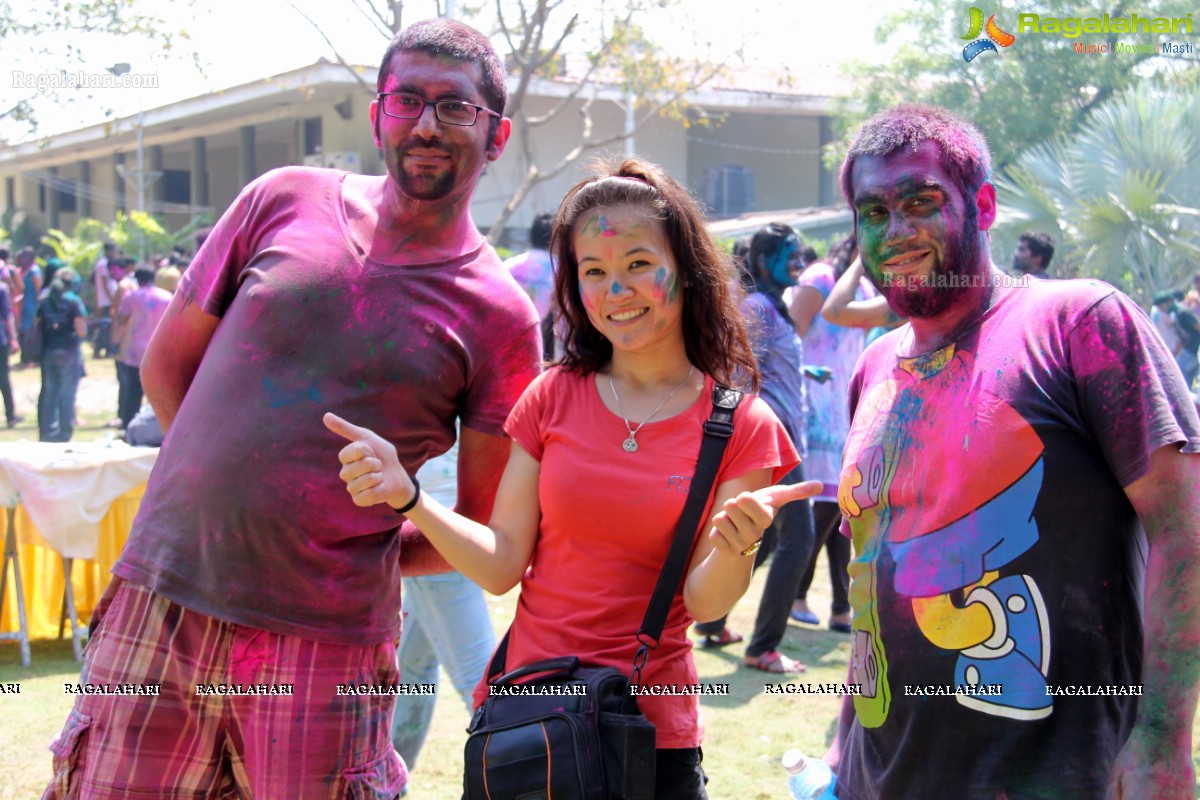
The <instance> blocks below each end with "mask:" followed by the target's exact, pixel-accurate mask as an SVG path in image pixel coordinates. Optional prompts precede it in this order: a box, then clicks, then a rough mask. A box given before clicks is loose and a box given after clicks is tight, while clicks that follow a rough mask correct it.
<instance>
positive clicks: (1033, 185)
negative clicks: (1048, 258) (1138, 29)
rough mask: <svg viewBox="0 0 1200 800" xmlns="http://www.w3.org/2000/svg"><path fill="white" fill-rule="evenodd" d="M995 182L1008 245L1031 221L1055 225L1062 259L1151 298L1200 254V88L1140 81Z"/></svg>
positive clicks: (1180, 279)
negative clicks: (1160, 87)
mask: <svg viewBox="0 0 1200 800" xmlns="http://www.w3.org/2000/svg"><path fill="white" fill-rule="evenodd" d="M996 185H997V189H998V192H999V205H1000V210H1001V214H1002V216H1001V218H1000V220H999V222H998V224H997V226H996V228H995V232H996V237H997V249H998V251H999V252H1004V251H1003V250H1000V249H999V248H1000V247H1002V246H1003V245H1002V244H1001V243H1007V242H1009V241H1015V237H1016V236H1017V235H1019V234H1020V232H1022V231H1024V230H1027V229H1035V230H1044V231H1049V232H1051V234H1052V235H1054V236H1055V238H1056V239H1057V241H1058V242H1059V248H1058V251H1056V253H1055V256H1054V261H1055V263H1058V262H1059V260H1060V253H1061V258H1062V260H1063V262H1064V263H1065V264H1067V265H1076V266H1077V267H1078V271H1079V272H1080V273H1081V274H1083V275H1086V276H1089V277H1096V278H1101V279H1103V280H1106V281H1109V282H1110V283H1112V284H1114V285H1116V286H1118V287H1120V288H1121V289H1123V290H1124V291H1125V292H1127V293H1128V294H1130V295H1131V296H1132V297H1134V298H1135V299H1137V300H1138V301H1139V302H1142V303H1143V304H1146V305H1148V304H1149V301H1150V298H1151V297H1152V296H1153V294H1154V292H1156V291H1159V290H1161V289H1172V288H1176V287H1178V286H1181V285H1182V284H1183V283H1184V282H1185V281H1186V279H1187V277H1188V276H1190V275H1191V274H1192V273H1193V272H1194V271H1195V268H1196V264H1197V262H1200V89H1198V88H1196V87H1194V86H1193V87H1191V88H1182V89H1168V90H1157V89H1153V88H1151V87H1149V86H1142V87H1139V88H1137V89H1134V90H1131V91H1129V92H1127V93H1126V94H1125V95H1123V96H1121V97H1119V98H1115V99H1113V100H1110V101H1109V102H1107V103H1105V104H1104V105H1102V106H1100V107H1099V108H1097V109H1095V110H1094V111H1093V112H1092V114H1091V115H1090V116H1089V118H1088V120H1087V121H1086V122H1085V123H1084V125H1083V127H1082V128H1081V129H1080V130H1079V131H1078V132H1076V133H1074V134H1073V135H1071V136H1062V137H1059V138H1058V139H1055V140H1054V141H1052V142H1050V143H1047V144H1043V145H1038V146H1036V147H1033V148H1031V149H1030V150H1029V151H1028V152H1026V153H1025V154H1023V155H1022V156H1020V157H1019V158H1018V159H1017V162H1016V163H1015V164H1014V165H1012V166H1011V167H1010V168H1009V169H1007V170H1006V171H1005V173H1004V174H1003V175H1002V176H1000V177H998V178H997V180H996ZM1060 274H1061V272H1060Z"/></svg>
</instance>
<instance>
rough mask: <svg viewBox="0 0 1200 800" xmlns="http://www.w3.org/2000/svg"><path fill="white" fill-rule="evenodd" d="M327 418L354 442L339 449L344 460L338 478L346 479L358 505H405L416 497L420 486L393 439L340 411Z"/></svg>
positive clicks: (327, 422) (335, 429)
mask: <svg viewBox="0 0 1200 800" xmlns="http://www.w3.org/2000/svg"><path fill="white" fill-rule="evenodd" d="M323 421H324V423H325V427H326V428H328V429H329V430H331V431H333V432H334V433H336V434H337V435H338V436H341V437H342V438H343V439H346V440H347V441H349V442H350V444H348V445H346V446H345V447H343V448H342V449H341V450H340V451H339V452H338V460H339V461H341V462H342V471H341V472H339V473H338V477H340V478H341V479H342V480H343V481H345V483H346V491H348V492H349V493H350V497H351V499H353V500H354V504H355V505H356V506H363V507H366V506H373V505H377V504H379V503H387V504H388V505H390V506H391V507H392V508H403V507H404V505H405V504H406V503H407V502H408V501H409V500H411V499H412V497H413V494H414V493H415V491H416V489H415V488H414V487H413V482H412V479H411V478H410V477H409V476H408V472H407V471H406V470H405V469H404V467H403V465H401V463H400V458H399V456H397V455H396V448H395V446H394V445H393V444H392V443H391V442H389V441H388V440H386V439H384V438H383V437H382V436H380V435H379V434H377V433H375V432H374V431H372V430H369V429H367V428H360V427H359V426H357V425H353V424H351V423H349V422H347V421H346V420H344V419H342V418H341V417H339V416H338V415H337V414H332V413H327V414H326V415H325V416H324V417H323Z"/></svg>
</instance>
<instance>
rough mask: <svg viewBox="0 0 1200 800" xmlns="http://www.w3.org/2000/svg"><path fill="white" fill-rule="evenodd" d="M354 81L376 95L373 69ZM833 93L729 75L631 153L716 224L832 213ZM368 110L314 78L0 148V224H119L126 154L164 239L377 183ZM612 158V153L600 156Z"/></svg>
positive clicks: (598, 107) (543, 151) (563, 120)
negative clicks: (347, 185)
mask: <svg viewBox="0 0 1200 800" xmlns="http://www.w3.org/2000/svg"><path fill="white" fill-rule="evenodd" d="M358 74H359V75H360V76H361V78H362V80H363V81H365V82H366V84H367V86H369V87H374V85H375V70H374V69H366V68H364V69H362V70H360V71H359V72H358ZM568 90H569V85H567V84H565V83H560V82H556V81H549V80H541V81H535V82H534V84H533V85H532V87H531V89H530V91H529V93H528V95H527V97H526V101H525V102H526V109H527V112H528V113H529V114H531V115H533V114H538V113H540V112H543V111H545V110H548V109H549V108H550V107H551V106H552V105H553V104H555V103H559V102H561V100H562V98H563V97H565V96H566V94H567V93H568ZM594 91H595V98H596V99H595V101H594V102H593V104H592V115H593V119H594V124H595V131H596V133H595V135H597V136H599V135H604V134H606V133H617V132H620V131H621V130H623V129H624V126H625V125H626V111H625V107H624V102H625V99H626V98H625V96H624V94H623V93H622V92H621V91H620V90H618V89H612V88H605V87H595V88H594ZM842 91H844V85H843V84H842V82H841V81H840V78H839V77H838V76H836V75H828V74H823V75H811V76H807V77H805V78H804V79H803V80H792V81H791V85H788V86H782V85H781V82H780V81H779V80H777V79H774V78H772V77H770V76H763V75H759V74H753V73H749V72H743V73H737V74H735V75H734V76H733V77H732V78H731V79H727V80H726V81H725V82H724V83H723V84H721V85H719V86H715V87H714V88H706V89H703V90H701V91H698V92H695V93H693V94H692V95H690V96H689V97H688V104H689V113H690V114H691V115H692V119H693V121H695V122H699V121H701V120H707V121H708V124H691V125H690V126H688V127H686V128H685V127H684V126H683V125H681V124H680V123H679V122H677V121H673V120H669V119H665V118H664V119H658V118H656V119H654V120H653V121H652V122H650V123H649V124H647V125H646V126H645V127H643V128H642V129H641V130H640V131H639V132H638V133H637V135H636V138H635V140H634V150H635V151H636V152H637V153H638V154H639V155H642V156H645V157H647V158H649V159H650V160H652V161H655V162H658V163H660V164H662V165H663V166H664V167H665V168H666V169H667V170H668V171H669V172H670V173H671V174H672V175H673V176H675V177H676V178H677V179H679V180H681V181H682V182H684V183H685V184H686V185H687V186H688V187H689V188H691V189H692V190H693V191H694V192H695V193H696V195H697V196H698V197H700V198H701V199H702V200H703V201H704V202H705V203H706V204H707V205H708V206H709V208H710V209H711V210H712V212H713V216H715V217H731V216H735V215H737V214H742V213H745V212H751V211H763V210H774V209H796V208H802V207H818V206H836V205H840V197H839V196H838V194H837V190H836V176H834V175H833V174H831V173H830V171H829V170H826V169H825V168H824V167H823V165H822V162H821V156H820V150H821V147H822V146H823V145H824V144H826V143H827V142H828V141H830V139H831V130H830V106H831V102H832V99H833V97H834V96H836V95H837V94H839V93H841V92H842ZM372 96H373V88H372V89H368V88H365V87H364V86H363V84H362V83H361V82H360V81H359V80H358V79H357V78H356V77H355V75H354V74H352V73H351V72H350V71H349V70H347V69H346V68H345V67H342V66H339V65H335V64H332V63H327V62H318V63H316V64H314V65H312V66H309V67H305V68H302V69H297V70H294V71H291V72H286V73H283V74H281V75H276V76H274V77H271V78H265V79H263V80H258V81H254V82H252V83H246V84H243V85H240V86H235V87H233V88H230V89H226V90H223V91H217V92H213V93H210V94H205V95H201V96H198V97H192V98H189V99H186V100H182V101H179V102H176V103H171V104H169V105H165V106H161V107H157V108H149V109H146V110H144V112H143V113H141V114H140V115H136V116H131V117H125V118H122V119H117V120H114V121H109V122H106V123H104V124H101V125H95V126H91V127H87V128H82V129H79V130H74V131H70V132H67V133H62V134H58V135H54V136H50V137H46V138H43V139H39V140H36V141H31V142H27V143H21V144H16V145H9V146H4V147H0V182H2V185H3V194H2V195H0V200H2V203H3V204H2V205H0V211H5V210H8V209H16V210H18V211H19V212H23V213H24V214H26V215H28V216H29V218H30V219H31V221H32V222H33V224H34V225H35V226H36V227H37V228H39V229H43V230H44V229H46V228H61V229H64V230H68V231H69V230H71V228H72V227H73V226H74V224H75V223H76V222H77V221H78V220H79V219H80V218H82V217H95V218H98V219H100V220H103V221H111V220H112V219H113V215H114V214H115V212H116V211H117V210H118V209H123V210H131V209H135V208H137V207H138V191H137V181H138V175H139V168H138V154H139V151H140V152H141V155H142V162H143V167H142V169H141V170H140V173H141V174H142V175H145V176H146V184H147V185H146V187H145V189H144V193H145V198H144V202H145V207H146V210H148V211H151V212H152V213H155V214H159V215H161V217H162V220H163V222H164V224H165V226H166V227H167V228H168V229H170V230H175V229H178V228H180V227H183V226H184V225H185V224H187V223H188V222H189V221H191V219H192V218H193V216H194V215H195V214H197V213H199V212H209V213H211V214H212V215H213V216H214V217H215V216H219V215H220V213H221V212H223V211H224V210H225V208H226V207H228V205H229V204H230V203H231V202H232V201H233V199H234V198H235V197H236V196H237V193H238V192H239V191H240V190H241V188H242V187H243V186H244V185H245V184H246V183H247V182H249V181H250V180H252V179H253V178H254V177H256V176H258V175H261V174H262V173H264V172H266V171H268V170H270V169H273V168H275V167H280V166H285V165H290V164H311V165H317V166H327V167H337V168H341V169H347V170H351V171H355V172H363V173H373V174H379V173H381V172H382V171H383V169H384V166H383V161H382V159H381V157H380V155H379V153H378V151H377V150H376V149H375V147H374V144H373V142H372V138H371V131H370V122H369V117H368V106H369V104H370V102H371V100H372ZM571 102H573V103H576V104H578V103H579V102H580V101H578V100H573V101H571ZM579 120H580V117H579V115H578V114H576V113H571V112H570V111H568V113H565V114H561V115H560V116H559V117H557V118H556V119H555V120H554V121H553V122H552V123H551V124H549V125H546V126H543V127H542V128H540V129H538V131H537V133H536V136H535V141H534V143H533V147H532V150H533V152H535V153H536V158H537V160H538V164H539V166H540V167H541V168H542V169H546V168H548V167H549V166H551V165H553V164H554V163H556V162H557V161H558V160H559V159H560V158H561V157H562V155H563V154H565V153H566V152H568V151H569V150H570V149H571V148H572V147H574V145H575V144H576V143H577V142H578V141H579V138H580V136H581V131H580V122H579ZM139 134H140V138H141V145H140V147H139V144H138V140H139ZM518 135H519V132H518V131H514V139H513V141H511V142H510V144H509V149H508V151H507V152H506V153H505V155H504V156H503V157H502V158H501V159H500V160H499V161H498V162H496V163H495V164H492V165H490V166H489V168H488V171H487V173H486V174H485V176H484V178H483V182H482V184H481V186H480V188H479V189H478V190H477V191H476V193H475V200H474V205H473V209H472V213H473V216H474V219H475V221H476V223H477V224H478V225H479V226H480V227H481V228H484V229H486V228H487V227H488V226H489V225H490V224H491V223H492V221H493V220H494V219H495V218H496V216H497V214H498V213H499V211H500V210H501V209H502V207H503V206H504V203H505V202H506V201H507V199H508V198H509V197H510V196H511V195H512V193H513V191H514V189H515V188H516V186H517V185H518V183H519V182H520V177H521V175H522V174H523V173H524V171H525V169H526V164H525V163H523V162H524V159H523V156H522V154H521V148H520V147H518V146H516V145H517V142H516V137H517V136H518ZM624 149H625V148H624V145H623V144H617V145H614V146H613V147H611V148H609V149H608V150H606V151H603V154H613V153H619V152H622V151H623V150H624ZM584 161H586V159H584ZM582 173H583V166H582V162H581V163H580V164H576V165H573V166H572V167H569V168H568V169H566V170H564V171H563V172H562V173H561V174H560V175H558V176H557V177H555V178H554V179H553V180H550V181H548V182H546V183H544V184H541V185H540V186H538V187H537V188H535V189H534V191H533V192H531V194H530V195H529V196H528V197H527V198H526V199H525V201H524V202H523V203H522V205H521V207H520V208H518V209H517V212H516V214H515V215H514V216H513V217H512V218H511V219H510V220H509V222H508V229H509V231H510V232H511V233H512V240H513V242H514V244H519V241H520V238H521V236H522V235H523V233H524V230H525V229H526V228H527V227H528V224H529V222H530V220H531V219H532V217H533V216H534V215H535V214H537V213H539V212H542V211H547V210H552V209H554V208H555V207H557V205H558V202H559V200H560V198H561V197H562V195H563V193H564V192H565V191H566V189H567V188H568V187H569V186H570V185H572V184H573V183H574V182H576V181H577V180H578V179H579V177H580V176H581V174H582Z"/></svg>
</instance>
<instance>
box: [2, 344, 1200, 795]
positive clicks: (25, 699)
mask: <svg viewBox="0 0 1200 800" xmlns="http://www.w3.org/2000/svg"><path fill="white" fill-rule="evenodd" d="M85 356H86V357H87V358H86V366H87V371H88V377H86V378H85V379H84V380H83V382H82V383H81V385H80V392H79V401H78V412H79V413H78V416H79V417H80V418H81V419H82V420H83V424H82V425H81V426H80V427H79V428H78V429H77V430H76V436H75V438H76V439H77V440H81V441H82V440H89V439H102V438H105V437H106V436H107V435H110V434H111V433H112V429H111V428H106V427H105V423H107V422H108V421H109V420H111V419H112V418H113V417H114V416H116V413H115V412H116V396H117V395H116V378H115V368H114V366H113V361H112V360H101V361H95V360H92V359H91V358H90V348H85ZM38 381H39V375H38V371H37V370H36V369H34V370H22V371H20V372H14V373H13V389H14V393H15V395H16V402H17V408H18V413H19V414H22V415H23V416H25V422H23V423H22V424H21V425H19V426H18V427H17V428H15V429H12V430H6V429H3V428H0V442H4V441H16V440H19V439H33V440H36V439H37V424H36V416H37V415H36V411H35V409H36V403H37V386H38ZM823 561H824V556H823V555H822V563H821V564H819V565H818V569H817V573H816V574H817V579H816V581H815V582H814V585H813V588H812V591H811V593H810V596H809V602H810V604H811V606H812V608H813V609H814V610H816V611H817V613H818V615H819V616H821V617H822V618H825V617H826V615H827V609H828V607H829V585H828V578H827V577H826V576H827V574H828V573H827V571H826V568H825V566H824V563H823ZM765 575H766V570H765V569H760V570H759V571H758V573H757V575H756V576H755V579H754V582H753V583H752V584H751V587H750V591H749V592H748V593H747V595H746V597H745V598H743V599H742V601H741V602H740V603H739V604H738V606H737V608H736V609H735V610H734V612H733V613H732V614H731V615H730V623H729V624H730V627H732V628H734V629H735V630H739V631H742V632H745V633H747V634H748V633H749V631H750V630H751V629H752V628H753V625H754V615H755V612H756V610H757V607H758V598H759V595H760V593H761V591H762V584H763V581H764V578H765ZM515 602H516V592H515V591H514V592H510V593H509V594H507V595H505V596H504V597H498V598H491V600H490V605H491V609H492V619H493V622H494V624H495V626H496V630H497V634H498V635H499V634H500V633H503V631H504V630H505V628H507V626H508V624H509V622H510V621H511V620H512V614H513V609H514V606H515ZM744 649H745V645H744V644H738V645H732V646H730V647H727V648H725V649H723V650H712V651H709V650H699V649H698V650H696V651H695V658H696V666H697V669H698V671H699V674H700V679H701V681H703V682H705V683H728V684H729V687H730V690H729V695H728V696H725V697H704V698H703V699H702V706H703V713H704V719H705V724H706V728H707V733H706V737H705V745H704V749H705V761H704V768H705V771H706V772H707V773H708V776H709V778H710V782H709V796H710V797H711V798H713V800H727V799H729V800H732V798H737V800H776V799H778V800H782V798H785V797H787V784H786V781H785V780H784V773H783V770H782V768H781V767H780V765H779V759H780V756H781V755H782V754H783V752H784V751H785V750H787V749H788V748H791V747H799V748H800V749H801V750H803V751H804V752H805V753H807V754H813V755H820V754H822V753H823V752H824V751H825V749H826V747H827V746H828V744H829V742H830V741H831V740H832V737H833V732H834V727H835V724H836V723H835V720H836V718H837V713H838V708H839V703H840V700H839V699H838V698H835V697H832V696H828V695H824V696H822V695H807V696H806V695H777V694H776V695H768V694H765V693H764V691H763V685H764V683H766V682H768V681H769V680H770V677H772V676H767V675H765V674H764V673H761V672H758V671H756V670H751V669H746V668H743V667H742V666H741V657H742V653H743V652H744ZM782 649H783V651H784V652H785V653H786V654H787V655H789V656H791V657H793V658H798V659H799V660H801V661H802V662H804V663H805V664H807V665H808V667H809V669H808V672H807V673H805V674H803V675H801V676H798V677H797V678H795V680H794V681H793V682H797V683H800V682H802V683H812V684H817V683H842V682H844V681H845V679H846V665H847V663H848V661H849V655H850V648H849V637H848V636H845V635H844V634H838V633H832V632H830V631H827V630H824V629H817V628H812V627H808V626H799V625H796V624H794V623H793V624H790V625H789V626H788V632H787V636H786V638H785V640H784V642H783V647H782ZM78 674H79V665H78V664H76V663H75V661H74V660H73V658H72V655H71V644H70V641H69V640H63V641H40V642H35V643H34V645H33V665H32V666H31V667H28V668H25V667H21V666H20V658H19V654H18V651H17V646H16V644H15V643H12V642H0V688H4V687H6V686H7V685H8V684H9V683H19V684H20V693H19V694H11V693H7V692H6V693H0V800H35V799H36V798H38V797H40V795H41V792H42V789H43V788H45V785H46V783H47V781H48V780H49V777H50V753H49V750H47V745H48V744H49V742H50V740H51V739H52V738H53V736H54V734H55V733H56V732H57V730H58V728H59V727H60V726H61V725H62V723H63V721H64V720H65V719H66V716H67V712H68V710H69V709H70V707H71V701H72V698H71V697H70V696H68V695H66V694H65V692H64V689H63V684H64V683H73V682H75V681H77V680H78ZM442 687H444V691H443V694H444V697H442V699H441V702H439V703H438V705H437V711H436V712H435V714H434V717H433V723H432V727H431V731H430V734H429V738H428V740H427V741H426V745H425V749H424V750H423V751H422V753H421V759H420V762H419V764H418V765H417V768H416V770H415V771H414V773H413V780H412V783H411V784H410V792H409V795H408V797H409V798H411V800H457V798H458V797H459V796H460V794H461V788H462V748H463V744H464V743H465V739H466V736H465V734H464V729H465V728H466V725H467V722H468V718H467V712H466V710H465V709H464V708H463V707H462V705H461V703H460V702H459V700H458V698H457V695H456V694H455V692H454V691H453V689H452V687H451V685H450V682H449V680H448V679H447V678H446V677H445V675H444V674H443V676H442ZM1192 732H1193V743H1194V744H1193V750H1192V756H1193V761H1194V762H1195V763H1196V764H1197V769H1198V771H1200V721H1198V722H1194V724H1193V728H1192ZM946 735H954V734H953V732H947V734H946ZM931 746H932V745H931ZM1196 797H1197V798H1200V786H1198V787H1197V792H1196ZM265 800H291V799H290V798H287V799H285V798H266V799H265Z"/></svg>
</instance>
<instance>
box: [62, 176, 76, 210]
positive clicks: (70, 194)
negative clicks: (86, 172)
mask: <svg viewBox="0 0 1200 800" xmlns="http://www.w3.org/2000/svg"><path fill="white" fill-rule="evenodd" d="M58 183H59V185H60V186H61V187H62V188H61V189H58V190H57V191H58V210H59V211H61V212H63V213H64V214H74V213H75V212H76V211H78V210H79V206H78V204H77V203H78V199H79V195H78V192H79V184H78V183H76V182H75V181H72V180H60V181H59V182H58Z"/></svg>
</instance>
